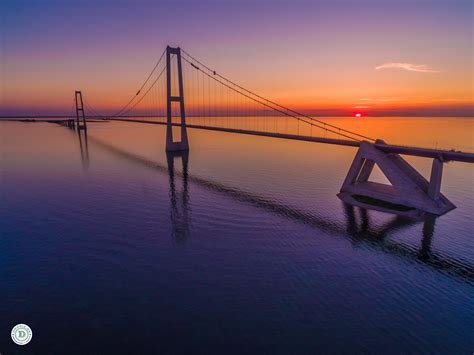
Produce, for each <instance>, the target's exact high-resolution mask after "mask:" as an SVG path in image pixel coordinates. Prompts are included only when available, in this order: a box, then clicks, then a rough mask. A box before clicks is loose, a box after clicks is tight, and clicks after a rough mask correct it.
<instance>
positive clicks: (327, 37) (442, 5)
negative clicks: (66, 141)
mask: <svg viewBox="0 0 474 355" xmlns="http://www.w3.org/2000/svg"><path fill="white" fill-rule="evenodd" d="M163 4H165V5H163ZM427 4H429V6H428V5H427ZM270 5H271V6H270ZM1 10H2V13H3V16H4V21H3V22H4V23H5V26H2V30H0V31H1V39H2V46H1V50H2V55H1V78H2V80H1V82H2V83H1V85H0V86H1V87H0V90H1V91H0V99H1V101H0V102H1V107H0V115H6V114H25V113H28V114H49V113H51V114H53V113H56V114H58V113H61V114H66V113H67V111H68V110H69V108H70V107H71V104H72V98H73V92H74V90H76V89H81V90H82V91H83V92H84V94H85V95H87V98H88V101H89V102H90V103H93V105H94V107H96V108H99V109H102V110H104V111H106V112H107V111H114V110H116V109H118V108H120V107H121V106H123V104H124V103H126V102H127V101H128V99H129V98H130V96H131V95H133V93H134V92H136V90H137V89H138V87H139V86H140V84H141V83H142V82H143V80H144V79H145V78H146V76H147V74H148V73H149V72H150V70H151V68H153V66H154V64H155V62H156V60H157V58H158V57H159V55H160V54H161V52H162V51H163V49H164V48H165V46H166V45H167V44H171V45H179V46H181V47H183V48H185V49H186V50H188V51H189V52H190V53H192V54H193V55H195V56H196V57H198V58H199V59H200V60H202V61H203V62H204V63H206V64H207V65H209V66H211V67H212V68H213V69H215V70H217V71H218V72H219V73H222V74H223V75H225V76H226V77H228V78H231V79H233V80H234V81H236V82H238V83H240V84H241V85H242V86H244V87H246V88H249V89H251V90H253V91H255V92H257V93H259V94H261V95H263V96H265V97H268V98H270V99H272V100H275V101H277V102H279V103H282V104H284V105H287V106H290V107H293V108H295V109H298V110H303V111H305V112H309V113H315V114H343V115H344V114H352V113H353V112H355V111H361V112H363V113H364V114H368V115H371V114H372V115H377V114H393V115H397V114H410V113H412V114H417V115H419V114H421V115H423V114H427V115H438V114H439V115H448V116H449V115H472V114H473V107H474V103H473V90H474V88H473V47H472V2H471V1H457V2H446V1H437V0H433V1H430V2H427V1H424V0H419V1H387V2H380V1H361V2H359V3H357V5H356V4H354V2H352V1H333V2H329V1H315V2H311V3H309V2H306V1H292V2H290V1H286V2H285V1H276V2H268V1H256V2H255V1H254V2H247V1H229V2H228V3H224V2H222V3H216V2H212V1H198V2H186V1H184V2H179V3H177V4H174V5H172V4H171V3H169V4H168V3H162V4H160V6H158V5H156V4H155V5H153V4H149V3H148V2H144V3H143V6H137V5H136V4H135V5H134V4H132V3H131V2H104V3H100V5H97V4H96V3H95V2H92V1H91V2H88V1H85V2H83V3H81V6H76V5H75V4H73V3H71V4H61V3H58V2H53V1H51V2H49V1H45V2H44V4H42V6H39V5H33V3H32V4H29V5H28V2H21V3H19V4H8V5H6V4H5V3H3V2H2V9H1ZM91 10H94V11H91ZM72 14H74V19H75V20H74V21H73V22H71V19H70V16H71V15H72ZM178 19H179V21H178V23H179V25H176V21H177V20H178ZM78 23H80V24H81V25H79V26H78V25H77V24H78Z"/></svg>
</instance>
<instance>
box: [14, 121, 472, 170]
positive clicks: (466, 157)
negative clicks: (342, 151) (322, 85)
mask: <svg viewBox="0 0 474 355" xmlns="http://www.w3.org/2000/svg"><path fill="white" fill-rule="evenodd" d="M15 118H16V119H10V120H11V121H18V120H19V118H20V117H15ZM21 118H22V119H27V118H28V116H25V117H21ZM37 118H43V117H35V119H37ZM50 118H53V120H54V119H56V120H58V121H60V120H61V118H62V119H72V118H71V117H66V116H54V117H50ZM92 119H93V120H108V121H124V122H135V123H146V124H158V125H166V122H158V121H147V120H140V119H130V118H100V117H97V118H92ZM5 121H9V120H8V119H6V120H5ZM35 121H36V120H35ZM50 121H51V120H46V119H45V120H37V122H50ZM173 126H180V124H179V123H173ZM186 126H187V127H188V128H192V129H203V130H208V131H217V132H227V133H237V134H247V135H252V136H260V137H272V138H280V139H290V140H297V141H304V142H314V143H324V144H335V145H341V146H348V147H359V145H360V142H359V141H355V140H345V139H335V138H324V137H311V136H300V135H296V134H285V133H272V132H263V131H251V130H245V129H235V128H224V127H211V126H202V125H195V124H187V125H186ZM375 146H376V147H377V148H378V149H380V150H382V151H384V152H386V153H396V154H402V155H411V156H417V157H424V158H439V159H441V160H443V161H459V162H464V163H474V153H466V152H461V151H455V150H441V149H431V148H422V147H409V146H401V145H393V144H383V143H375Z"/></svg>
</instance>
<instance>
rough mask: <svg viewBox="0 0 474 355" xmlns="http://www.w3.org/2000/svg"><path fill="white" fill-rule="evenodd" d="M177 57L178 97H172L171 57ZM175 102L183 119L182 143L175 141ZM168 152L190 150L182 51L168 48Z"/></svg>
mask: <svg viewBox="0 0 474 355" xmlns="http://www.w3.org/2000/svg"><path fill="white" fill-rule="evenodd" d="M172 54H174V55H176V61H177V67H178V73H177V74H178V95H177V96H173V95H172V87H171V82H172V80H171V55H172ZM174 102H178V103H179V111H180V117H181V123H180V126H181V141H177V142H175V141H173V122H172V117H173V110H172V108H173V107H172V106H173V103H174ZM166 105H167V107H166V109H167V110H166V113H167V123H166V151H167V152H176V151H187V150H189V144H188V134H187V131H186V114H185V112H184V92H183V70H182V66H181V49H180V48H179V47H177V48H173V47H170V46H168V47H166Z"/></svg>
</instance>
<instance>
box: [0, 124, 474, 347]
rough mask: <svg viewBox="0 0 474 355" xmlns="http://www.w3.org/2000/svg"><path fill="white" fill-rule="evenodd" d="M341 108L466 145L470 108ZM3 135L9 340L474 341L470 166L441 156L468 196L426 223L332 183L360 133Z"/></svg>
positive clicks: (460, 192) (458, 189) (43, 129)
mask: <svg viewBox="0 0 474 355" xmlns="http://www.w3.org/2000/svg"><path fill="white" fill-rule="evenodd" d="M195 120H196V119H195ZM331 120H332V121H329V122H331V123H335V124H344V125H346V127H348V128H350V129H356V130H358V131H359V132H361V133H370V134H371V135H375V136H376V137H381V138H384V139H385V140H386V141H387V142H390V143H397V144H413V145H421V146H429V147H435V146H437V147H445V148H456V149H461V150H468V151H469V150H471V151H472V150H473V144H474V140H473V132H474V130H473V128H474V127H473V123H474V121H473V120H472V119H462V118H447V119H438V118H424V119H419V118H418V119H415V118H385V119H384V118H370V119H363V120H357V121H356V120H354V119H347V118H346V119H344V118H338V119H331ZM279 123H281V122H280V121H278V122H271V121H270V124H279ZM0 132H1V143H0V146H1V186H0V197H1V199H0V215H1V219H0V223H1V224H0V227H1V236H0V250H1V254H0V291H1V296H2V301H1V302H0V353H2V354H105V353H115V354H122V353H123V354H146V353H163V354H166V353H169V354H174V353H205V354H212V353H238V354H243V353H256V354H315V353H374V354H380V353H394V354H396V353H445V354H472V351H474V302H473V299H474V233H473V229H474V224H473V218H472V217H473V210H474V186H473V181H474V179H473V178H474V166H471V165H469V164H463V163H449V164H446V165H445V171H444V176H443V186H442V191H443V193H444V194H445V195H446V196H447V197H448V198H449V199H450V200H451V201H452V202H453V203H454V204H456V205H457V209H455V210H453V211H451V212H449V213H448V214H446V215H444V216H441V217H439V218H436V219H427V220H426V221H418V222H415V221H410V220H404V219H400V218H397V217H396V216H393V215H390V214H384V213H380V212H374V211H366V210H361V209H359V208H351V207H350V206H345V205H344V204H343V203H342V202H341V201H340V200H339V199H338V198H337V197H336V193H337V192H338V191H339V188H340V186H341V184H342V181H343V179H344V177H345V174H346V173H347V170H348V168H349V165H350V163H351V160H352V159H353V157H354V154H355V150H354V149H353V148H347V147H336V146H330V145H322V144H314V143H304V142H293V141H283V140H278V139H271V138H261V137H253V136H243V135H235V134H226V133H217V132H206V131H197V130H189V132H188V134H189V138H190V152H189V155H188V156H184V157H175V158H174V159H173V158H172V157H167V156H166V154H165V152H164V134H165V129H164V127H163V126H158V125H144V124H138V123H125V122H109V123H106V122H103V123H90V124H89V129H88V135H87V139H86V137H85V136H84V135H81V136H78V134H77V133H75V132H74V131H71V130H69V129H67V128H65V127H61V126H58V125H55V124H49V123H12V122H4V123H0ZM408 160H409V161H410V162H411V163H413V165H414V166H416V167H417V169H419V171H420V172H422V173H423V174H425V176H427V175H428V174H429V171H430V164H431V162H430V161H429V160H428V159H419V158H408ZM183 165H184V167H185V169H184V170H183ZM375 179H376V180H380V181H383V180H384V177H383V176H382V175H381V174H380V173H376V174H375ZM17 323H26V324H28V325H29V326H30V327H31V328H32V330H33V339H32V341H31V343H30V344H28V345H26V346H23V347H20V346H17V345H15V344H14V343H13V342H12V341H11V339H10V331H11V329H12V327H13V326H14V325H15V324H17Z"/></svg>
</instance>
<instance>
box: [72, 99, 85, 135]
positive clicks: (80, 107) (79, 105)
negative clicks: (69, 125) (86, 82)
mask: <svg viewBox="0 0 474 355" xmlns="http://www.w3.org/2000/svg"><path fill="white" fill-rule="evenodd" d="M74 97H75V101H76V124H77V130H78V131H79V130H80V129H85V130H86V129H87V124H86V116H85V114H84V102H83V101H82V91H76V92H75V93H74ZM81 119H82V125H81Z"/></svg>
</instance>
